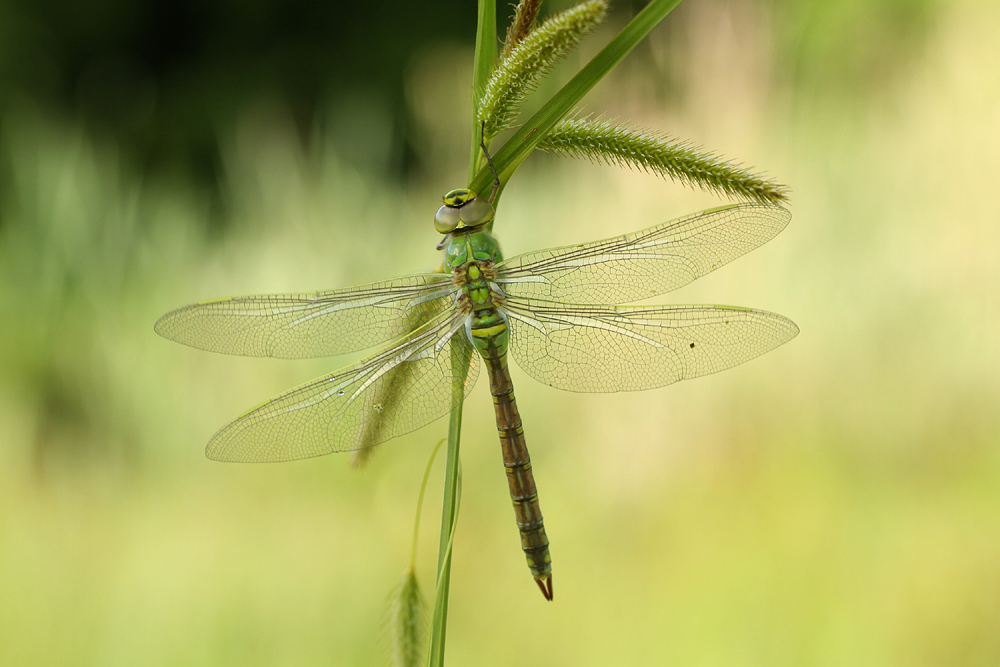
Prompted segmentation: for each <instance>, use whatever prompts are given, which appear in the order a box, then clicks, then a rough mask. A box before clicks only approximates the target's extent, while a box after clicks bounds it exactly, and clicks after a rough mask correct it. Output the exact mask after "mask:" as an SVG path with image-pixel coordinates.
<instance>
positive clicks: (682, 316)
mask: <svg viewBox="0 0 1000 667" xmlns="http://www.w3.org/2000/svg"><path fill="white" fill-rule="evenodd" d="M504 311H505V312H506V314H507V317H508V320H509V322H510V330H511V340H510V354H511V355H512V356H513V357H514V359H516V360H517V364H518V366H520V367H521V369H522V370H524V372H526V373H527V374H528V375H530V376H531V377H533V378H535V379H536V380H538V381H539V382H543V383H545V384H547V385H550V386H552V387H556V388H557V389H566V390H569V391H581V392H616V391H639V390H642V389H653V388H655V387H662V386H664V385H668V384H671V383H673V382H677V381H678V380H686V379H688V378H694V377H699V376H701V375H708V374H710V373H716V372H718V371H721V370H725V369H726V368H730V367H732V366H736V365H737V364H741V363H743V362H744V361H748V360H750V359H753V358H754V357H756V356H758V355H761V354H764V353H765V352H767V351H769V350H772V349H774V348H776V347H778V346H779V345H781V344H782V343H786V342H788V341H789V340H791V339H792V338H794V337H795V335H796V334H798V332H799V329H798V327H797V326H795V323H794V322H792V321H791V320H789V319H786V318H784V317H782V316H781V315H775V314H774V313H768V312H765V311H762V310H750V309H749V308H736V307H733V306H646V307H641V306H588V305H577V304H562V303H550V302H542V301H522V300H520V299H510V300H508V302H507V303H506V305H505V306H504Z"/></svg>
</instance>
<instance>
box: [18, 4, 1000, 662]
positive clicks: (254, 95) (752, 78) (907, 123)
mask: <svg viewBox="0 0 1000 667" xmlns="http://www.w3.org/2000/svg"><path fill="white" fill-rule="evenodd" d="M563 6H566V3H561V4H560V3H557V2H553V3H551V5H548V6H547V8H546V10H547V11H551V10H553V9H556V8H561V7H563ZM639 6H641V5H640V3H633V4H632V5H631V6H630V5H628V3H620V4H619V6H617V7H616V10H615V12H614V13H613V14H612V15H611V17H610V19H609V21H608V22H607V24H606V25H605V26H604V27H602V29H600V30H599V31H598V32H597V33H596V34H595V35H593V36H592V37H590V38H588V39H587V40H586V41H585V43H584V45H583V46H582V47H581V49H580V50H579V52H578V53H577V54H574V55H573V56H572V57H571V58H570V59H569V60H568V61H567V63H565V65H564V66H560V68H559V69H558V70H557V71H556V73H555V74H554V76H553V77H552V80H551V82H549V83H547V84H545V85H543V86H542V91H541V92H542V93H543V94H544V93H545V92H546V91H550V90H552V89H553V88H552V87H553V86H556V85H558V84H559V83H560V82H561V81H565V80H566V79H567V77H568V76H570V75H571V74H572V73H573V72H574V71H575V70H576V68H577V67H579V66H580V64H581V63H582V62H585V59H586V58H587V57H588V56H589V55H590V54H593V53H594V52H596V50H597V49H599V48H600V46H601V45H603V44H604V43H605V42H606V41H607V40H608V39H609V38H610V36H611V35H612V34H614V31H615V29H616V28H620V27H621V26H622V25H623V24H624V23H625V21H627V19H628V16H629V15H631V14H632V13H634V11H636V10H637V9H638V7H639ZM504 12H506V8H501V13H504ZM474 24H475V6H474V2H472V0H462V1H459V0H447V1H445V0H439V1H438V2H435V3H409V2H383V3H378V4H377V5H376V6H369V5H363V4H359V5H356V6H351V5H349V4H346V3H322V2H306V1H305V0H300V1H297V2H282V3H279V2H277V1H275V0H258V1H257V2H253V3H235V2H224V1H219V0H216V1H212V2H201V3H193V2H181V3H166V2H162V1H161V2H146V3H128V2H124V1H121V0H103V1H101V2H58V1H55V0H48V1H46V2H33V3H29V2H27V1H26V0H24V1H15V0H7V1H6V2H3V3H0V664H3V665H12V666H19V665H331V664H332V665H379V664H383V662H384V661H385V654H384V650H383V643H384V640H383V639H382V636H381V635H382V626H383V619H384V617H385V608H386V598H387V596H388V594H389V592H390V591H391V589H392V588H393V586H394V585H395V583H396V581H397V580H398V578H399V576H400V575H401V574H402V572H403V569H404V567H405V565H406V562H407V558H408V549H409V540H410V534H411V533H410V531H411V526H412V520H413V513H414V510H415V501H416V496H417V491H418V488H419V484H420V476H421V474H422V472H423V468H424V465H425V464H426V461H427V457H428V455H429V452H430V450H431V448H432V446H433V445H434V443H435V442H436V441H437V440H439V439H440V438H441V437H443V436H444V435H445V433H446V430H447V426H446V423H445V421H439V422H435V423H434V424H433V425H431V426H429V427H427V428H424V429H422V430H420V431H417V432H416V433H413V434H411V435H409V436H407V437H404V438H400V439H398V440H394V441H391V442H390V443H387V444H386V445H384V446H383V447H382V448H380V450H379V451H378V453H377V454H376V456H375V457H374V459H373V460H372V461H371V462H370V463H369V465H368V466H367V468H366V469H364V470H362V471H358V470H354V469H351V468H350V467H349V466H348V464H347V457H346V456H330V457H325V458H321V459H314V460H309V461H302V462H296V463H289V464H279V465H259V466H254V465H228V464H219V463H213V462H211V461H208V460H207V459H205V458H204V456H203V453H202V452H203V447H204V445H205V443H206V442H207V440H208V438H209V437H210V436H211V435H212V433H213V432H214V431H215V430H216V429H217V428H219V427H220V426H222V425H223V424H225V423H226V422H227V421H229V420H230V419H232V418H233V417H235V416H236V415H238V414H240V413H241V412H242V411H243V410H245V409H247V408H248V407H250V406H252V405H256V404H258V403H260V402H261V401H263V400H264V399H266V398H267V397H269V396H272V395H275V394H277V393H279V392H281V391H282V390H284V389H287V388H289V387H291V386H293V385H294V384H296V383H299V382H303V381H306V380H308V379H311V378H313V377H316V376H318V375H320V374H323V373H326V372H329V371H331V370H334V369H335V368H338V367H339V366H341V365H343V364H345V363H348V362H349V361H351V358H341V359H320V360H310V361H278V360H267V359H263V360H262V359H242V358H235V357H225V356H218V355H212V354H209V353H205V352H201V351H197V350H192V349H187V348H184V347H182V346H179V345H176V344H173V343H170V342H168V341H165V340H163V339H160V338H159V337H157V336H156V335H155V334H154V333H153V330H152V325H153V322H154V321H155V320H156V318H157V317H158V316H159V315H162V314H163V313H165V312H166V311H168V310H170V309H172V308H175V307H177V306H180V305H184V304H186V303H190V302H193V301H197V300H203V299H206V298H212V297H218V296H225V295H230V294H245V293H256V292H285V291H304V290H311V289H323V288H330V287H336V286H346V285H350V284H353V283H359V282H364V281H369V280H376V279H380V278H386V277H390V276H395V275H400V274H403V273H408V272H414V271H420V270H424V269H427V268H431V267H432V266H433V265H434V264H435V262H436V261H438V260H437V255H436V253H435V252H434V249H433V245H434V244H435V243H436V242H437V240H438V236H437V235H436V234H434V233H433V231H432V228H431V218H432V215H433V212H434V210H435V209H436V207H437V206H438V198H439V197H440V195H441V193H443V192H444V191H446V190H448V189H450V188H452V187H456V186H460V185H463V184H464V176H465V171H466V160H467V157H468V141H469V136H468V129H469V128H468V126H469V117H470V108H469V107H470V102H469V99H470V94H469V82H470V81H471V60H470V59H471V53H472V38H473V34H474V28H475V25H474ZM998 35H1000V5H998V3H996V2H995V1H993V0H950V1H946V0H864V1H862V0H840V1H838V2H826V1H823V0H802V1H798V2H790V1H788V0H732V1H723V0H688V1H687V2H685V3H684V4H683V5H681V7H680V8H679V9H678V10H677V11H676V12H674V13H673V14H672V15H671V16H670V17H669V18H668V19H667V21H666V22H665V23H664V24H663V25H662V26H660V28H658V29H657V30H656V31H655V32H654V33H653V34H652V36H651V37H650V39H649V40H648V41H647V42H646V43H645V44H644V45H643V46H642V47H640V48H639V49H638V50H637V51H636V52H634V53H633V54H632V55H631V56H630V57H629V58H628V59H627V60H626V61H625V62H624V63H623V64H622V65H621V66H620V67H619V68H618V69H617V70H616V71H615V72H614V73H613V75H612V76H611V77H609V79H607V80H606V81H604V82H602V83H601V84H600V85H599V86H598V88H596V89H595V90H594V92H593V93H592V94H591V95H590V96H589V97H588V98H587V99H586V102H585V105H584V107H583V110H584V111H587V112H598V113H605V114H606V115H607V116H609V117H616V118H621V119H632V120H634V121H636V122H637V123H638V124H640V125H643V126H646V127H650V128H654V129H659V130H663V131H666V132H669V133H671V134H674V135H676V136H680V137H683V138H686V139H690V140H692V141H694V142H696V143H698V144H701V145H704V146H705V147H707V148H710V149H712V150H715V151H718V152H719V153H721V154H722V155H725V156H727V157H730V158H734V159H737V160H740V161H743V162H745V163H748V164H752V165H756V166H757V167H758V168H760V169H761V170H763V171H765V172H766V173H767V174H769V175H770V176H773V177H774V178H776V179H777V180H779V181H782V182H785V183H788V184H789V185H790V186H791V187H792V188H793V191H792V204H791V210H792V212H793V215H794V217H793V220H792V223H791V224H790V225H789V227H788V229H787V230H786V231H784V232H783V233H782V234H781V235H780V236H779V237H777V238H776V239H775V240H774V241H772V242H771V243H769V244H768V245H767V246H765V247H763V248H761V249H759V250H757V251H755V252H753V253H752V254H750V255H748V256H747V257H745V258H742V259H741V260H739V261H738V262H736V263H734V264H733V265H730V266H727V267H725V268H724V269H723V270H721V271H719V272H717V273H715V274H712V275H710V276H707V277H705V278H703V279H702V280H699V281H698V282H697V283H696V284H693V285H691V286H690V287H687V288H685V289H684V290H681V291H680V292H677V293H676V294H671V295H669V297H668V298H666V299H658V300H657V301H660V302H675V303H698V302H707V303H729V304H737V305H744V306H752V307H758V308H764V309H767V310H772V311H775V312H779V313H782V314H784V315H786V316H788V317H791V318H792V319H793V320H795V321H796V322H797V323H798V325H799V326H800V328H801V330H802V333H801V334H800V335H799V337H798V338H797V339H795V340H794V341H793V342H792V343H790V344H788V345H786V346H784V347H782V348H779V349H778V350H776V351H775V352H772V353H770V354H768V355H766V356H764V357H762V358H760V359H758V360H755V361H753V362H751V363H748V364H746V365H744V366H741V367H739V368H736V369H733V370H731V371H728V372H726V373H723V374H720V375H716V376H710V377H707V378H703V379H699V380H695V381H692V382H688V383H682V384H680V385H675V386H672V387H669V388H666V389H661V390H657V391H650V392H645V393H639V394H618V395H611V396H603V395H575V394H569V393H563V392H558V391H555V390H551V389H549V388H547V387H543V386H540V385H539V384H537V383H535V382H534V381H532V380H531V379H530V378H528V377H526V376H525V375H524V374H522V373H520V372H519V370H518V369H517V368H516V366H514V365H513V364H512V368H513V373H514V381H515V385H516V386H517V387H518V398H519V402H520V405H521V411H522V415H523V418H524V422H525V427H526V432H527V434H528V442H529V445H530V447H531V450H532V454H533V459H534V469H535V474H536V476H537V480H538V483H539V488H540V492H541V499H542V506H543V508H544V512H545V517H546V524H547V526H548V530H549V536H550V538H551V540H552V555H553V562H554V572H555V582H554V583H555V590H556V599H555V602H553V603H551V604H549V603H545V602H544V601H543V600H542V598H541V596H540V595H539V594H538V591H537V589H536V588H535V586H534V585H533V583H532V582H531V580H530V577H529V575H528V572H527V570H526V568H525V565H524V558H523V555H522V553H521V551H520V549H519V548H518V540H517V533H516V529H515V527H514V524H513V522H512V517H511V510H510V504H509V500H508V498H507V491H506V484H505V480H504V474H503V469H502V466H501V460H500V454H499V451H498V444H497V440H496V432H495V427H494V424H493V417H492V408H491V406H490V403H491V401H490V400H489V397H488V392H487V388H486V386H485V384H484V383H483V382H480V386H479V387H478V388H477V389H476V390H475V391H474V392H473V395H472V396H471V397H470V399H469V400H468V401H467V406H466V412H465V415H466V421H465V428H464V432H463V452H464V454H463V465H464V481H465V491H464V495H463V499H462V514H461V518H460V524H459V529H458V534H457V538H456V544H455V566H454V572H453V583H452V606H451V620H450V625H449V633H448V649H447V650H448V658H449V662H450V664H455V665H512V664H520V662H522V661H523V662H528V661H530V662H544V663H545V664H549V665H609V664H612V665H650V664H677V665H768V666H776V665H790V666H791V665H796V666H798V665H846V664H850V665H995V664H1000V409H998V405H1000V379H998V370H1000V344H998V342H997V341H998V336H997V331H998V327H1000V297H998V296H997V295H998V294H1000V213H998V211H1000V207H998V206H997V205H996V195H995V192H996V183H997V174H998V173H1000V69H998V63H1000V40H998V39H997V36H998ZM719 203H720V202H719V201H718V200H717V199H713V198H712V197H710V196H708V195H705V194H703V193H699V192H693V191H691V190H686V189H684V188H682V187H680V186H678V185H676V184H672V183H664V182H662V181H659V180H657V179H656V178H654V177H652V176H647V175H643V174H637V173H631V172H627V171H620V170H615V169H611V168H605V167H597V166H592V165H588V164H581V163H573V162H569V161H565V160H558V159H555V158H549V157H547V156H543V155H537V156H532V157H531V158H530V159H529V161H528V162H527V163H526V164H525V165H524V167H523V168H522V170H521V171H520V172H519V173H518V175H516V176H515V177H514V179H513V180H512V182H511V184H510V187H509V188H507V190H506V191H505V196H504V199H503V202H502V206H501V209H500V213H499V216H498V221H497V225H496V232H497V234H498V236H499V237H500V239H501V241H502V242H503V243H504V248H505V252H506V253H507V254H517V253H520V252H525V251H529V250H534V249H539V248H543V247H547V246H554V245H564V244H568V243H574V242H582V241H588V240H593V239H597V238H603V237H607V236H611V235H614V234H619V233H625V232H630V231H634V230H637V229H641V228H644V227H647V226H650V225H653V224H655V223H658V222H662V221H664V220H667V219H670V218H673V217H677V216H679V215H682V214H685V213H689V212H692V211H696V210H699V209H701V208H708V207H710V206H713V205H718V204H719ZM441 468H442V466H441V463H440V462H439V463H438V468H437V469H436V470H435V472H434V477H433V481H432V485H431V488H430V490H429V493H428V500H427V504H426V507H425V522H424V530H423V534H422V535H421V541H420V551H419V558H420V560H419V568H418V569H419V572H418V574H419V576H420V579H421V581H422V584H423V586H424V588H425V590H426V591H429V590H430V589H431V587H432V585H433V567H434V563H435V560H436V543H437V526H436V521H435V520H436V518H437V516H438V511H439V507H440V504H439V503H440V478H441Z"/></svg>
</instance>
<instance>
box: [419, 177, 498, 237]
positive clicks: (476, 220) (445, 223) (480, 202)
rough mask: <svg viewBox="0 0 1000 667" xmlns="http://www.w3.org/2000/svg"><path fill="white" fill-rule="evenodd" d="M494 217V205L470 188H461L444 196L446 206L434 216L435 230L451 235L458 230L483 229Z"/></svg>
mask: <svg viewBox="0 0 1000 667" xmlns="http://www.w3.org/2000/svg"><path fill="white" fill-rule="evenodd" d="M494 215H496V211H495V210H493V205H492V204H490V203H489V202H488V201H486V200H485V199H481V198H480V197H478V196H476V193H475V192H473V191H472V190H469V189H468V188H459V189H458V190H452V191H451V192H449V193H448V194H446V195H445V196H444V206H442V207H441V208H439V209H438V212H437V213H436V214H435V215H434V229H436V230H437V231H438V232H440V233H441V234H451V233H452V232H454V231H455V230H458V229H466V228H470V227H481V226H483V225H485V224H486V223H488V222H489V221H490V220H492V219H493V216H494Z"/></svg>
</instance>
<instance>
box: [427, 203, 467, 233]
mask: <svg viewBox="0 0 1000 667" xmlns="http://www.w3.org/2000/svg"><path fill="white" fill-rule="evenodd" d="M459 222H461V219H460V218H459V213H458V209H457V208H452V207H451V206H448V205H447V204H445V205H444V206H442V207H441V208H439V209H438V211H437V213H435V214H434V229H436V230H437V231H438V233H439V234H450V233H452V232H453V231H455V228H456V227H458V223H459Z"/></svg>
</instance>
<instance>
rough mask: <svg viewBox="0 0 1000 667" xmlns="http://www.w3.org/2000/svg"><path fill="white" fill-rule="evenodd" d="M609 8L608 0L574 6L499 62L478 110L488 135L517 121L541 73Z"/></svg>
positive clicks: (576, 41) (552, 19)
mask: <svg viewBox="0 0 1000 667" xmlns="http://www.w3.org/2000/svg"><path fill="white" fill-rule="evenodd" d="M607 10H608V3H607V2H605V0H589V1H588V2H584V3H581V4H579V5H577V6H575V7H571V8H570V9H567V10H566V11H564V12H562V13H560V14H557V15H555V16H553V17H551V18H550V19H548V20H547V21H545V22H544V23H543V24H542V25H540V26H538V27H537V28H535V29H534V30H532V31H531V32H529V33H528V34H527V35H526V36H525V37H524V38H523V39H521V41H519V42H518V43H517V45H515V46H514V47H513V48H511V49H510V51H509V52H507V53H506V55H505V57H503V58H501V59H500V60H499V61H498V62H497V65H496V67H495V68H494V70H493V74H492V75H491V76H490V78H489V81H487V82H486V87H485V88H484V89H483V93H482V95H481V96H480V98H479V107H478V110H477V118H478V120H480V121H481V122H484V123H485V127H484V133H485V135H486V137H487V138H489V137H494V136H496V135H497V134H498V133H499V132H501V131H503V130H505V129H507V128H509V127H511V126H512V125H513V124H514V121H515V120H516V119H517V114H518V112H519V111H520V106H521V102H522V101H523V100H524V97H525V95H527V94H528V93H529V92H531V90H532V89H533V88H534V86H535V85H536V83H537V82H538V79H539V77H541V76H542V75H543V74H546V73H547V72H548V71H549V70H550V69H551V68H552V66H553V65H554V64H555V63H556V62H558V61H559V60H560V59H561V58H562V57H563V56H565V55H566V54H567V53H568V52H569V51H570V50H571V49H572V48H573V47H575V46H576V45H577V44H578V43H579V42H580V39H582V38H583V36H584V35H586V34H587V33H589V32H590V31H591V30H593V29H594V28H595V27H597V25H598V24H599V23H600V22H601V21H602V20H603V19H604V16H605V14H606V13H607Z"/></svg>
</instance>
